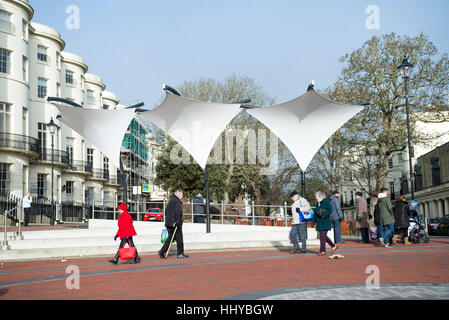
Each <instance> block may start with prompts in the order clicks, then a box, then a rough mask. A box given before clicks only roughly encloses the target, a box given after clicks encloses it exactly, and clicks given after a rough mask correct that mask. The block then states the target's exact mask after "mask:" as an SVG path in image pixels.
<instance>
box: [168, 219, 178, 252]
mask: <svg viewBox="0 0 449 320" xmlns="http://www.w3.org/2000/svg"><path fill="white" fill-rule="evenodd" d="M177 230H178V226H176V228H175V232H173V235H172V236H171V240H170V244H169V245H168V249H167V251H166V252H165V258H167V256H168V253H169V251H170V249H171V245H172V243H173V239H174V238H175V234H176V231H177Z"/></svg>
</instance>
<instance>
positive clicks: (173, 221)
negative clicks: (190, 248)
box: [158, 190, 189, 259]
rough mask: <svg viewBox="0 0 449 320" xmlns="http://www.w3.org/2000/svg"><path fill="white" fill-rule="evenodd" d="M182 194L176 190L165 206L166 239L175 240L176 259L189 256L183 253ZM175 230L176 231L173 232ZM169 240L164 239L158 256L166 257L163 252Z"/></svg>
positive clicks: (165, 250)
mask: <svg viewBox="0 0 449 320" xmlns="http://www.w3.org/2000/svg"><path fill="white" fill-rule="evenodd" d="M182 196H183V193H182V191H181V190H176V191H175V195H174V196H173V197H172V198H171V199H170V201H169V202H168V204H167V207H166V208H165V227H166V228H167V231H168V237H167V240H168V239H172V238H173V236H174V239H175V240H176V246H177V248H178V259H184V258H188V257H189V256H188V255H186V254H184V240H183V236H182V201H181V200H182ZM175 231H176V232H175ZM169 245H170V241H165V243H164V245H163V246H162V248H161V249H160V250H159V251H158V254H159V257H160V258H162V259H166V256H165V254H166V253H167V250H168V249H169V248H168V247H169Z"/></svg>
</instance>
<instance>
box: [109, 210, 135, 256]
mask: <svg viewBox="0 0 449 320" xmlns="http://www.w3.org/2000/svg"><path fill="white" fill-rule="evenodd" d="M118 212H119V214H120V217H119V218H118V221H117V224H118V231H117V234H116V235H115V237H114V241H116V240H117V238H120V240H121V241H120V246H119V249H121V248H123V247H124V246H125V244H126V243H128V245H129V246H130V247H135V245H134V241H133V237H134V236H136V235H137V232H136V230H135V229H134V225H133V218H132V217H131V215H130V214H129V212H128V206H127V205H126V203H122V204H121V205H120V206H119V207H118ZM119 258H120V255H119V251H117V253H116V254H115V257H114V259H112V260H109V262H111V263H112V264H117V263H118V259H119ZM139 262H140V257H139V255H138V253H137V249H136V256H135V257H134V259H133V261H132V262H131V263H139Z"/></svg>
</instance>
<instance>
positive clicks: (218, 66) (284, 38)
mask: <svg viewBox="0 0 449 320" xmlns="http://www.w3.org/2000/svg"><path fill="white" fill-rule="evenodd" d="M30 3H31V5H32V6H33V8H34V10H35V16H34V18H33V21H34V22H38V23H41V24H45V25H48V26H50V27H53V28H55V29H56V30H58V31H59V32H60V33H61V35H62V37H63V39H64V40H65V41H66V48H65V50H66V51H69V52H72V53H75V54H78V55H80V56H81V57H83V59H84V61H85V62H86V63H87V65H88V66H89V72H90V73H94V74H97V75H99V76H100V77H102V78H103V81H104V83H105V84H106V86H107V90H110V91H113V92H115V93H116V95H117V97H118V98H119V99H120V100H121V101H122V102H123V103H125V104H129V103H133V102H135V101H137V100H143V101H145V104H146V106H148V107H151V106H155V105H157V104H158V103H159V102H160V100H161V97H162V96H163V91H162V84H163V83H166V84H169V85H171V86H176V85H178V84H181V83H182V82H183V81H186V80H197V79H200V78H214V79H217V80H223V79H224V78H226V77H227V76H229V75H231V74H232V73H236V74H239V75H243V76H248V77H251V78H253V79H255V80H256V82H257V83H258V84H259V85H260V86H262V87H263V89H264V90H265V91H266V92H267V93H269V94H270V95H272V96H275V97H276V102H278V103H280V102H284V101H287V100H290V99H292V98H295V97H297V96H299V95H301V94H303V93H304V92H305V90H306V88H307V85H308V83H309V82H310V80H312V79H313V80H315V82H316V88H318V89H324V88H325V87H327V86H329V85H331V84H332V83H334V82H335V81H336V79H337V77H338V75H339V73H340V71H341V69H342V67H343V65H342V64H341V63H340V62H338V58H339V57H341V56H343V55H344V54H345V53H350V52H352V51H353V50H355V49H357V48H359V47H360V46H361V45H362V44H363V43H364V42H365V41H366V40H368V39H370V38H371V37H372V36H375V35H382V34H385V33H390V32H396V33H398V34H401V35H404V34H407V35H410V36H416V35H418V34H419V33H420V32H424V33H425V34H426V35H428V36H429V38H430V40H431V41H432V42H433V43H434V44H435V45H436V46H437V48H439V50H440V53H443V52H449V37H448V35H447V32H448V30H449V19H447V13H448V12H449V1H447V0H430V1H406V0H395V1H391V0H390V1H379V0H370V1H363V0H353V1H349V0H345V1H343V0H340V1H335V0H321V1H310V0H309V1H299V0H277V1H275V0H189V1H187V0H184V1H182V0H127V1H122V0H58V1H55V0H30ZM69 5H76V6H77V7H79V9H80V28H79V30H69V29H68V28H67V27H66V19H67V17H68V14H66V8H67V7H68V6H69ZM369 5H375V6H377V7H378V8H379V13H380V16H379V18H380V19H379V29H371V30H370V29H368V28H366V26H365V21H366V19H367V18H368V16H369V14H368V13H366V12H365V10H366V8H367V7H368V6H369Z"/></svg>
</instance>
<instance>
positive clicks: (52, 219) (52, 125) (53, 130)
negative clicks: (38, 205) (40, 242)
mask: <svg viewBox="0 0 449 320" xmlns="http://www.w3.org/2000/svg"><path fill="white" fill-rule="evenodd" d="M47 127H48V131H50V134H51V214H50V226H54V225H55V202H54V187H53V186H54V155H55V153H54V152H55V151H54V137H55V133H56V130H57V127H58V126H57V125H56V123H55V122H54V121H53V118H51V120H50V123H48V124H47Z"/></svg>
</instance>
